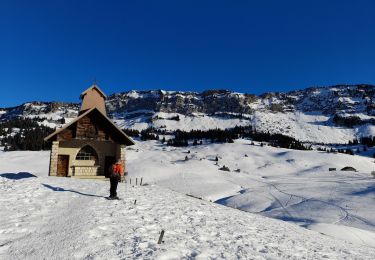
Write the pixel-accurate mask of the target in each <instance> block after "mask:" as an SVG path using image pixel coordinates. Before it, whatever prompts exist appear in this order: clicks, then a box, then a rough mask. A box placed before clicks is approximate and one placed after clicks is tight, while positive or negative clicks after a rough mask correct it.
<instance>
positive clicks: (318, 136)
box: [0, 84, 375, 143]
mask: <svg viewBox="0 0 375 260" xmlns="http://www.w3.org/2000/svg"><path fill="white" fill-rule="evenodd" d="M374 99H375V85H370V84H354V85H353V84H350V85H334V86H328V87H309V88H305V89H301V90H292V91H288V92H266V93H264V94H261V95H255V94H249V93H238V92H234V91H230V90H224V89H211V90H205V91H202V92H194V91H165V90H130V91H125V92H119V93H113V94H111V95H109V96H108V98H107V101H106V106H107V112H108V114H109V116H110V117H111V118H112V119H113V120H114V121H115V122H116V123H117V124H118V125H119V126H120V127H123V128H131V129H138V130H141V129H145V128H148V127H155V128H164V129H166V130H171V131H173V130H177V129H180V130H192V129H203V130H204V129H210V128H228V127H233V126H235V125H242V126H243V125H252V126H254V127H255V128H256V129H257V130H258V129H259V131H268V132H273V133H282V134H285V135H288V136H291V137H294V138H296V139H299V140H302V141H311V142H332V143H333V142H339V143H343V142H348V141H349V140H352V139H354V138H358V137H359V136H361V135H362V136H364V135H372V134H375V129H373V128H374V127H373V125H374V124H375V104H374V103H373V100H374ZM79 108H80V104H79V103H74V102H43V101H35V102H26V103H24V104H22V105H20V106H15V107H9V108H2V109H0V121H7V120H11V119H13V118H18V117H23V118H34V119H38V120H39V121H40V122H41V124H44V125H47V126H50V127H59V126H60V125H61V124H62V123H64V122H65V121H69V120H70V119H71V118H74V117H75V116H76V115H77V113H78V111H79ZM177 116H179V120H173V118H175V119H176V118H177ZM180 119H181V120H180ZM325 135H327V136H325ZM331 137H332V138H331Z"/></svg>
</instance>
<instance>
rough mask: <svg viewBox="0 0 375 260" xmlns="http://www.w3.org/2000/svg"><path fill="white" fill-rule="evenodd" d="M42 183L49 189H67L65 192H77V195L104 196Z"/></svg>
mask: <svg viewBox="0 0 375 260" xmlns="http://www.w3.org/2000/svg"><path fill="white" fill-rule="evenodd" d="M42 185H43V186H44V187H46V188H48V189H50V190H53V191H67V192H73V193H77V194H79V195H83V196H89V197H98V198H105V196H99V195H95V194H88V193H83V192H80V191H76V190H66V189H64V188H61V187H54V186H51V185H48V184H44V183H42Z"/></svg>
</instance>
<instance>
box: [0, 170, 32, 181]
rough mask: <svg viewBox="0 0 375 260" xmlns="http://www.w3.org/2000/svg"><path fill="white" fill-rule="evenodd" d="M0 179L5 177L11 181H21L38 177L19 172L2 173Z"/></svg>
mask: <svg viewBox="0 0 375 260" xmlns="http://www.w3.org/2000/svg"><path fill="white" fill-rule="evenodd" d="M0 177H4V178H7V179H11V180H21V179H26V178H32V177H35V178H36V176H35V175H34V174H31V173H29V172H19V173H1V174H0Z"/></svg>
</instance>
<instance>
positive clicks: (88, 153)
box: [76, 145, 98, 161]
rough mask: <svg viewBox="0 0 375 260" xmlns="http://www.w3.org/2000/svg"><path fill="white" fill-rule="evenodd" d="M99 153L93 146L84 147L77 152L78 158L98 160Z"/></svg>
mask: <svg viewBox="0 0 375 260" xmlns="http://www.w3.org/2000/svg"><path fill="white" fill-rule="evenodd" d="M97 159H98V155H97V153H96V151H95V150H94V149H93V148H92V147H91V146H88V145H87V146H85V147H83V148H82V149H81V150H80V151H79V152H78V154H77V156H76V160H93V161H97Z"/></svg>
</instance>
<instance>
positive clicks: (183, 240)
mask: <svg viewBox="0 0 375 260" xmlns="http://www.w3.org/2000/svg"><path fill="white" fill-rule="evenodd" d="M150 143H151V142H147V143H143V144H142V145H140V147H138V149H139V150H138V152H136V150H134V151H129V153H130V155H129V156H130V157H131V158H129V167H130V166H131V167H132V168H131V169H129V171H130V172H131V176H133V177H134V175H136V174H138V175H141V174H143V176H144V178H147V179H150V180H151V176H153V179H154V180H155V181H156V180H157V179H159V180H164V181H167V180H168V178H169V177H167V176H168V175H172V174H173V173H172V172H171V170H170V169H169V167H176V165H178V164H181V168H182V165H183V163H182V162H174V163H171V162H170V161H167V160H166V159H170V156H169V154H174V155H175V157H179V155H180V154H179V153H178V151H174V152H167V151H165V152H161V151H149V152H146V151H145V150H142V149H144V148H145V147H147V146H148V145H152V144H150ZM144 145H145V146H144ZM243 145H245V144H243ZM223 147H225V146H223ZM212 149H214V150H216V151H217V152H220V149H218V147H215V146H213V148H212ZM223 149H224V148H223ZM265 149H266V148H265ZM267 149H269V148H267ZM207 150H208V151H207V152H208V153H211V151H214V150H210V148H209V149H207ZM225 150H228V149H225ZM203 151H205V149H204V148H202V153H203ZM249 152H251V151H249ZM258 152H259V151H258ZM151 153H159V154H162V156H161V157H160V158H159V157H158V156H157V157H154V156H151ZM256 153H257V152H256V151H253V152H251V155H252V156H253V159H252V160H253V161H256V158H257V156H256ZM282 153H285V151H283V152H282ZM140 154H142V156H139V155H140ZM194 154H195V153H193V154H190V155H191V156H193V155H194ZM270 154H271V152H270ZM196 155H201V154H200V152H199V151H197V154H196ZM249 155H250V153H249ZM137 156H139V157H145V159H146V158H147V160H144V161H143V164H142V165H140V166H143V165H149V171H147V172H142V170H145V168H141V169H138V170H135V169H137V168H136V165H135V164H136V161H137ZM226 156H227V155H226ZM283 156H285V155H283V154H279V155H278V157H276V158H279V159H280V160H281V158H283ZM151 157H152V158H153V159H152V158H151ZM317 157H319V156H317ZM248 158H252V157H248ZM159 159H160V160H161V162H160V160H159ZM176 159H177V158H176ZM204 160H206V159H204ZM221 160H224V159H221ZM316 160H317V161H319V160H318V159H313V160H312V162H315V161H316ZM0 161H1V164H0V172H1V175H0V201H1V211H0V217H1V221H0V233H1V236H0V258H1V259H76V258H78V259H103V258H105V259H130V258H146V259H181V258H182V259H192V258H194V259H195V258H196V259H208V258H220V259H233V258H244V259H249V258H251V259H302V258H307V259H322V258H328V259H373V258H374V257H375V249H374V248H371V247H369V246H363V245H357V244H351V243H349V242H346V241H344V240H341V239H336V238H331V237H329V236H325V235H322V234H320V233H318V232H314V231H310V230H307V229H304V228H301V227H299V226H297V225H295V224H291V223H287V222H283V221H280V220H275V219H271V218H267V217H264V216H261V215H256V214H251V213H247V212H243V211H239V210H236V209H231V208H229V207H224V206H222V205H218V204H214V203H210V202H208V201H204V200H198V199H195V198H191V197H187V196H185V195H184V194H182V193H177V192H174V191H171V190H170V189H165V188H162V187H160V186H159V185H147V186H141V187H140V186H134V187H132V186H130V185H125V184H124V183H122V184H120V186H119V195H120V196H121V197H122V198H123V200H120V201H107V200H105V199H104V198H103V196H106V195H107V193H108V186H109V184H108V182H104V181H95V180H78V179H69V178H57V177H47V176H46V175H47V168H48V152H7V153H0ZM276 161H277V160H276ZM159 162H160V163H163V162H164V164H165V166H166V167H165V168H166V173H165V174H164V173H163V171H162V170H161V169H160V168H156V169H155V168H154V171H151V170H152V169H153V167H152V165H154V166H156V165H157V164H158V163H159ZM209 162H210V163H212V162H211V161H209ZM233 163H234V164H235V162H233ZM168 165H170V166H168ZM194 165H196V166H194ZM198 165H199V163H198V160H195V159H192V160H189V161H188V162H187V165H185V167H184V168H185V169H186V170H188V167H187V166H190V167H191V168H190V170H191V172H192V173H193V170H195V169H197V170H199V166H198ZM207 165H210V164H207ZM270 167H272V165H271V166H270ZM363 167H367V166H366V165H365V166H363ZM210 168H211V167H210ZM18 172H24V173H18ZM25 172H29V173H25ZM146 174H147V175H146ZM195 174H196V175H194V176H199V172H196V173H195ZM205 174H206V173H205V172H202V173H200V175H201V180H200V181H196V182H195V184H196V185H195V186H200V187H196V189H197V190H198V189H201V188H202V187H204V186H202V185H198V184H199V183H200V182H203V183H206V184H208V183H207V182H208V180H209V179H211V178H210V177H212V176H213V173H212V172H211V169H210V170H208V173H207V175H208V176H207V177H204V176H205ZM302 174H303V173H302ZM310 174H312V173H310ZM33 175H34V176H33ZM274 175H275V176H276V175H277V173H275V174H274ZM157 176H159V178H158V177H157ZM217 176H220V175H217ZM221 176H222V177H221V178H218V179H221V181H222V182H224V181H225V180H228V182H229V181H231V180H233V178H231V177H227V176H226V175H225V173H224V172H222V173H221ZM238 179H240V178H238ZM183 180H184V181H186V182H185V185H186V186H190V185H189V184H190V183H191V182H190V181H189V176H186V177H185V178H183ZM212 185H213V186H214V187H216V188H217V187H218V186H217V185H216V182H215V180H213V182H212ZM236 185H238V184H233V187H235V186H236ZM180 186H181V185H180ZM208 186H209V185H206V187H208ZM192 188H193V187H192ZM213 189H214V188H213ZM213 189H212V190H211V193H212V192H213V193H215V192H214V190H213ZM207 192H209V191H207ZM135 200H136V204H134V201H135ZM162 229H163V230H165V235H164V239H163V240H164V243H162V244H161V245H158V244H157V240H158V238H159V232H160V231H161V230H162Z"/></svg>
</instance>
